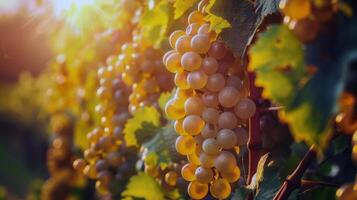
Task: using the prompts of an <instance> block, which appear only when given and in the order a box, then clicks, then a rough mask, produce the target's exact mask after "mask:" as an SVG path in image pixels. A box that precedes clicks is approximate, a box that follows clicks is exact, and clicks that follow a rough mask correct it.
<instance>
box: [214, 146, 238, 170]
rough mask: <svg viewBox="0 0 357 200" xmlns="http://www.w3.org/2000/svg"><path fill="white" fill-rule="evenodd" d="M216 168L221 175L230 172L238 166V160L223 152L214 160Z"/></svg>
mask: <svg viewBox="0 0 357 200" xmlns="http://www.w3.org/2000/svg"><path fill="white" fill-rule="evenodd" d="M214 166H215V167H216V169H217V170H218V171H220V172H221V173H225V172H229V171H232V170H233V169H234V167H235V166H237V159H236V157H235V156H234V155H233V154H232V153H230V152H228V151H221V152H220V153H219V154H218V156H217V157H216V159H215V160H214Z"/></svg>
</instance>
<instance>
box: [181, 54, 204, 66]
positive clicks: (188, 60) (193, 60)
mask: <svg viewBox="0 0 357 200" xmlns="http://www.w3.org/2000/svg"><path fill="white" fill-rule="evenodd" d="M201 63H202V58H201V56H200V55H199V54H198V53H196V52H194V51H189V52H186V53H184V54H183V55H182V58H181V65H182V67H183V68H184V69H185V70H187V71H194V70H197V69H199V68H200V66H201Z"/></svg>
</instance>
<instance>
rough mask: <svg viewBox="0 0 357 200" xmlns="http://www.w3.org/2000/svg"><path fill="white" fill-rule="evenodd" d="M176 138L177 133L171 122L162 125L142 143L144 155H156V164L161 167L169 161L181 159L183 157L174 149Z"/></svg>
mask: <svg viewBox="0 0 357 200" xmlns="http://www.w3.org/2000/svg"><path fill="white" fill-rule="evenodd" d="M176 138H177V134H176V132H175V130H174V128H173V124H172V123H169V124H168V125H166V126H164V127H162V128H161V129H159V130H158V131H157V133H156V135H155V137H153V138H152V139H151V140H149V141H147V142H146V143H144V144H143V147H145V150H146V151H147V152H146V156H147V155H150V154H152V153H154V154H155V156H156V157H157V164H159V165H160V166H161V167H164V166H165V165H167V164H168V163H169V162H171V161H173V162H176V161H181V160H182V159H183V157H182V156H181V155H179V154H178V153H177V152H176V149H175V140H176ZM151 157H152V155H151Z"/></svg>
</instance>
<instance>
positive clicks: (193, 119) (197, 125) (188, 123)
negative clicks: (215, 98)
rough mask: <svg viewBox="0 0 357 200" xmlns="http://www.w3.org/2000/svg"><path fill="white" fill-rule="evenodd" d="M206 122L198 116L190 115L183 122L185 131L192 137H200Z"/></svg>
mask: <svg viewBox="0 0 357 200" xmlns="http://www.w3.org/2000/svg"><path fill="white" fill-rule="evenodd" d="M204 125H205V122H204V121H203V120H202V119H201V117H199V116H197V115H188V116H186V117H185V119H184V120H183V130H184V131H185V132H186V133H188V134H190V135H198V134H200V132H201V131H202V129H203V127H204Z"/></svg>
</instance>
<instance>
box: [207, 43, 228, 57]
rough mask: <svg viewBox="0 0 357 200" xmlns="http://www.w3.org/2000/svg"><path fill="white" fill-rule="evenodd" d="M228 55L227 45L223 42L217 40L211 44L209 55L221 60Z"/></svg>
mask: <svg viewBox="0 0 357 200" xmlns="http://www.w3.org/2000/svg"><path fill="white" fill-rule="evenodd" d="M226 53H227V47H226V44H225V43H224V42H223V41H220V40H217V41H215V42H213V43H212V44H211V47H210V49H209V51H208V55H209V56H211V57H213V58H215V59H217V60H219V59H222V58H223V57H224V56H225V55H226Z"/></svg>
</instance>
